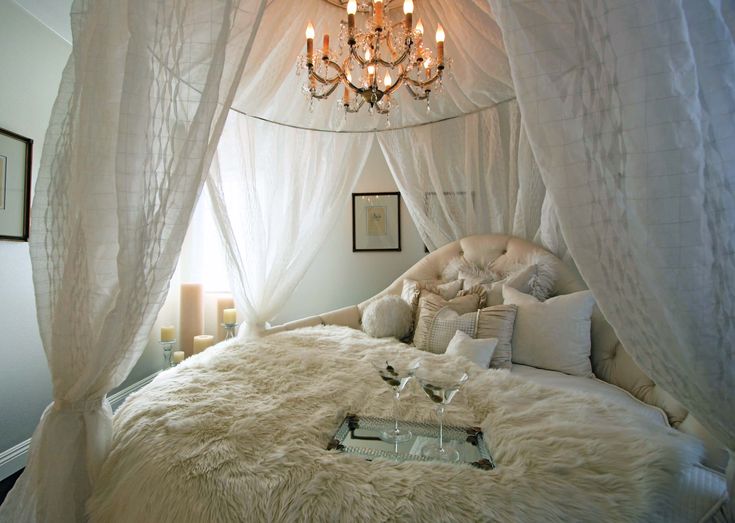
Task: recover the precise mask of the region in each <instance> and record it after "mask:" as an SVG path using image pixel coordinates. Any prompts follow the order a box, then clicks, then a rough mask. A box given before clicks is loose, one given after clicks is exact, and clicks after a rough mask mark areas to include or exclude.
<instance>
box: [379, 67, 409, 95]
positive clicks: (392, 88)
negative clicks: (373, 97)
mask: <svg viewBox="0 0 735 523" xmlns="http://www.w3.org/2000/svg"><path fill="white" fill-rule="evenodd" d="M405 77H406V73H405V72H402V73H401V74H400V76H399V77H398V78H397V79H396V81H395V82H393V85H391V86H390V87H389V88H388V89H386V90H385V92H384V93H383V96H389V95H390V94H391V93H393V91H396V90H397V89H398V88H399V87H401V85H402V84H403V80H404V79H405Z"/></svg>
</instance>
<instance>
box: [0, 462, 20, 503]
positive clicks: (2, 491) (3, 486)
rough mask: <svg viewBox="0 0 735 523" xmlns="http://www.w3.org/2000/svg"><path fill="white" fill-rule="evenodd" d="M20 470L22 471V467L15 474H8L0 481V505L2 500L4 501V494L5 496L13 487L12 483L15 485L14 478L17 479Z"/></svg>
mask: <svg viewBox="0 0 735 523" xmlns="http://www.w3.org/2000/svg"><path fill="white" fill-rule="evenodd" d="M21 472H23V469H20V470H19V471H18V472H16V473H15V474H13V475H11V476H8V477H7V478H5V479H4V480H2V481H0V505H2V504H3V501H5V496H7V495H8V492H10V489H11V488H13V485H15V480H16V479H18V477H19V476H20V474H21Z"/></svg>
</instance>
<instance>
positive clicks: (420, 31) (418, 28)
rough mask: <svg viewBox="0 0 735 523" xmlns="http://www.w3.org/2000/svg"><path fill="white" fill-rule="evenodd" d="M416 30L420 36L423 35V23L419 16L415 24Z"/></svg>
mask: <svg viewBox="0 0 735 523" xmlns="http://www.w3.org/2000/svg"><path fill="white" fill-rule="evenodd" d="M416 32H417V33H418V34H419V35H422V36H423V34H424V24H423V22H421V18H419V21H418V23H417V24H416Z"/></svg>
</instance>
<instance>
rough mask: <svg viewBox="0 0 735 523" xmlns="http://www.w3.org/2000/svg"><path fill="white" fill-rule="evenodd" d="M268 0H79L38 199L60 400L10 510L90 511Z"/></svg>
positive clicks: (47, 417) (44, 515) (40, 298)
mask: <svg viewBox="0 0 735 523" xmlns="http://www.w3.org/2000/svg"><path fill="white" fill-rule="evenodd" d="M264 7H265V1H264V0H240V1H228V0H188V1H175V0H159V1H149V0H102V1H85V0H76V1H75V2H74V4H73V6H72V13H71V21H72V31H73V37H74V38H73V48H72V52H71V56H70V58H69V61H68V64H67V66H66V68H65V70H64V73H63V76H62V81H61V86H60V88H59V93H58V97H57V99H56V102H55V105H54V108H53V112H52V115H51V121H50V125H49V128H48V131H47V134H46V142H45V147H44V150H43V156H42V160H41V167H40V171H39V176H38V180H37V182H36V189H35V198H34V201H33V209H32V218H33V220H32V230H31V241H30V252H31V261H32V266H33V280H34V286H35V293H36V305H37V309H38V321H39V327H40V332H41V338H42V341H43V347H44V350H45V353H46V356H47V359H48V364H49V369H50V371H51V376H52V380H53V397H54V401H53V403H52V404H51V405H50V406H49V407H48V408H47V409H46V410H45V411H44V413H43V415H42V417H41V420H40V422H39V425H38V427H37V429H36V431H35V432H34V434H33V438H32V440H31V448H30V455H29V459H28V465H27V467H26V469H25V471H24V473H23V474H22V476H21V477H20V478H19V480H18V482H17V483H16V485H15V487H14V488H13V490H12V491H11V492H10V493H9V495H8V498H7V499H6V501H5V503H4V504H3V505H2V507H1V508H0V521H3V522H6V521H7V522H13V523H18V522H34V521H39V522H41V521H43V522H49V521H60V522H68V521H84V520H85V502H86V500H87V498H88V497H89V494H90V492H91V489H92V488H93V485H94V480H95V476H96V475H97V473H98V471H99V469H100V467H101V466H102V464H103V461H104V459H105V457H106V454H107V451H108V448H109V444H110V437H111V432H112V412H111V409H110V405H109V403H108V402H107V400H106V398H105V395H106V393H107V392H108V391H110V390H111V389H112V388H114V387H115V386H117V385H119V384H120V383H121V382H122V381H123V380H124V379H125V377H126V376H127V375H128V373H129V371H130V369H131V368H132V366H133V365H134V363H135V362H136V360H137V359H138V357H139V356H140V354H141V352H142V350H143V349H144V347H145V344H146V340H147V336H148V334H149V332H150V329H151V327H152V326H153V323H154V320H155V318H156V315H157V314H158V311H159V309H160V307H161V305H162V303H163V301H164V298H165V297H166V293H167V290H168V284H169V280H170V278H171V275H172V273H173V271H174V269H175V266H176V262H177V260H178V255H179V251H180V248H181V243H182V241H183V238H184V234H185V231H186V228H187V225H188V222H189V218H190V215H191V213H192V209H193V207H194V204H195V202H196V200H197V197H198V194H199V192H200V190H201V188H202V185H203V180H204V177H205V175H206V172H207V170H208V168H209V164H210V162H211V158H212V155H213V154H214V151H215V148H216V144H217V141H218V138H219V134H220V132H221V129H222V127H223V125H224V121H225V118H226V113H227V109H228V108H229V106H230V103H231V100H232V98H233V96H234V91H235V88H236V86H237V83H238V81H239V78H240V76H241V74H242V71H243V69H244V66H245V63H246V60H247V57H248V54H249V50H250V48H251V45H252V41H253V36H254V34H255V30H256V29H257V26H258V23H259V20H260V18H261V17H262V13H263V9H264Z"/></svg>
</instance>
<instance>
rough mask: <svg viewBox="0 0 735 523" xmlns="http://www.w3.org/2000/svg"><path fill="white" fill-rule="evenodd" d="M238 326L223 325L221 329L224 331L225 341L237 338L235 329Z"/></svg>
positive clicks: (236, 324)
mask: <svg viewBox="0 0 735 523" xmlns="http://www.w3.org/2000/svg"><path fill="white" fill-rule="evenodd" d="M239 326H240V324H239V323H223V324H222V328H224V329H225V340H230V339H232V338H236V337H237V328H238V327H239Z"/></svg>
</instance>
